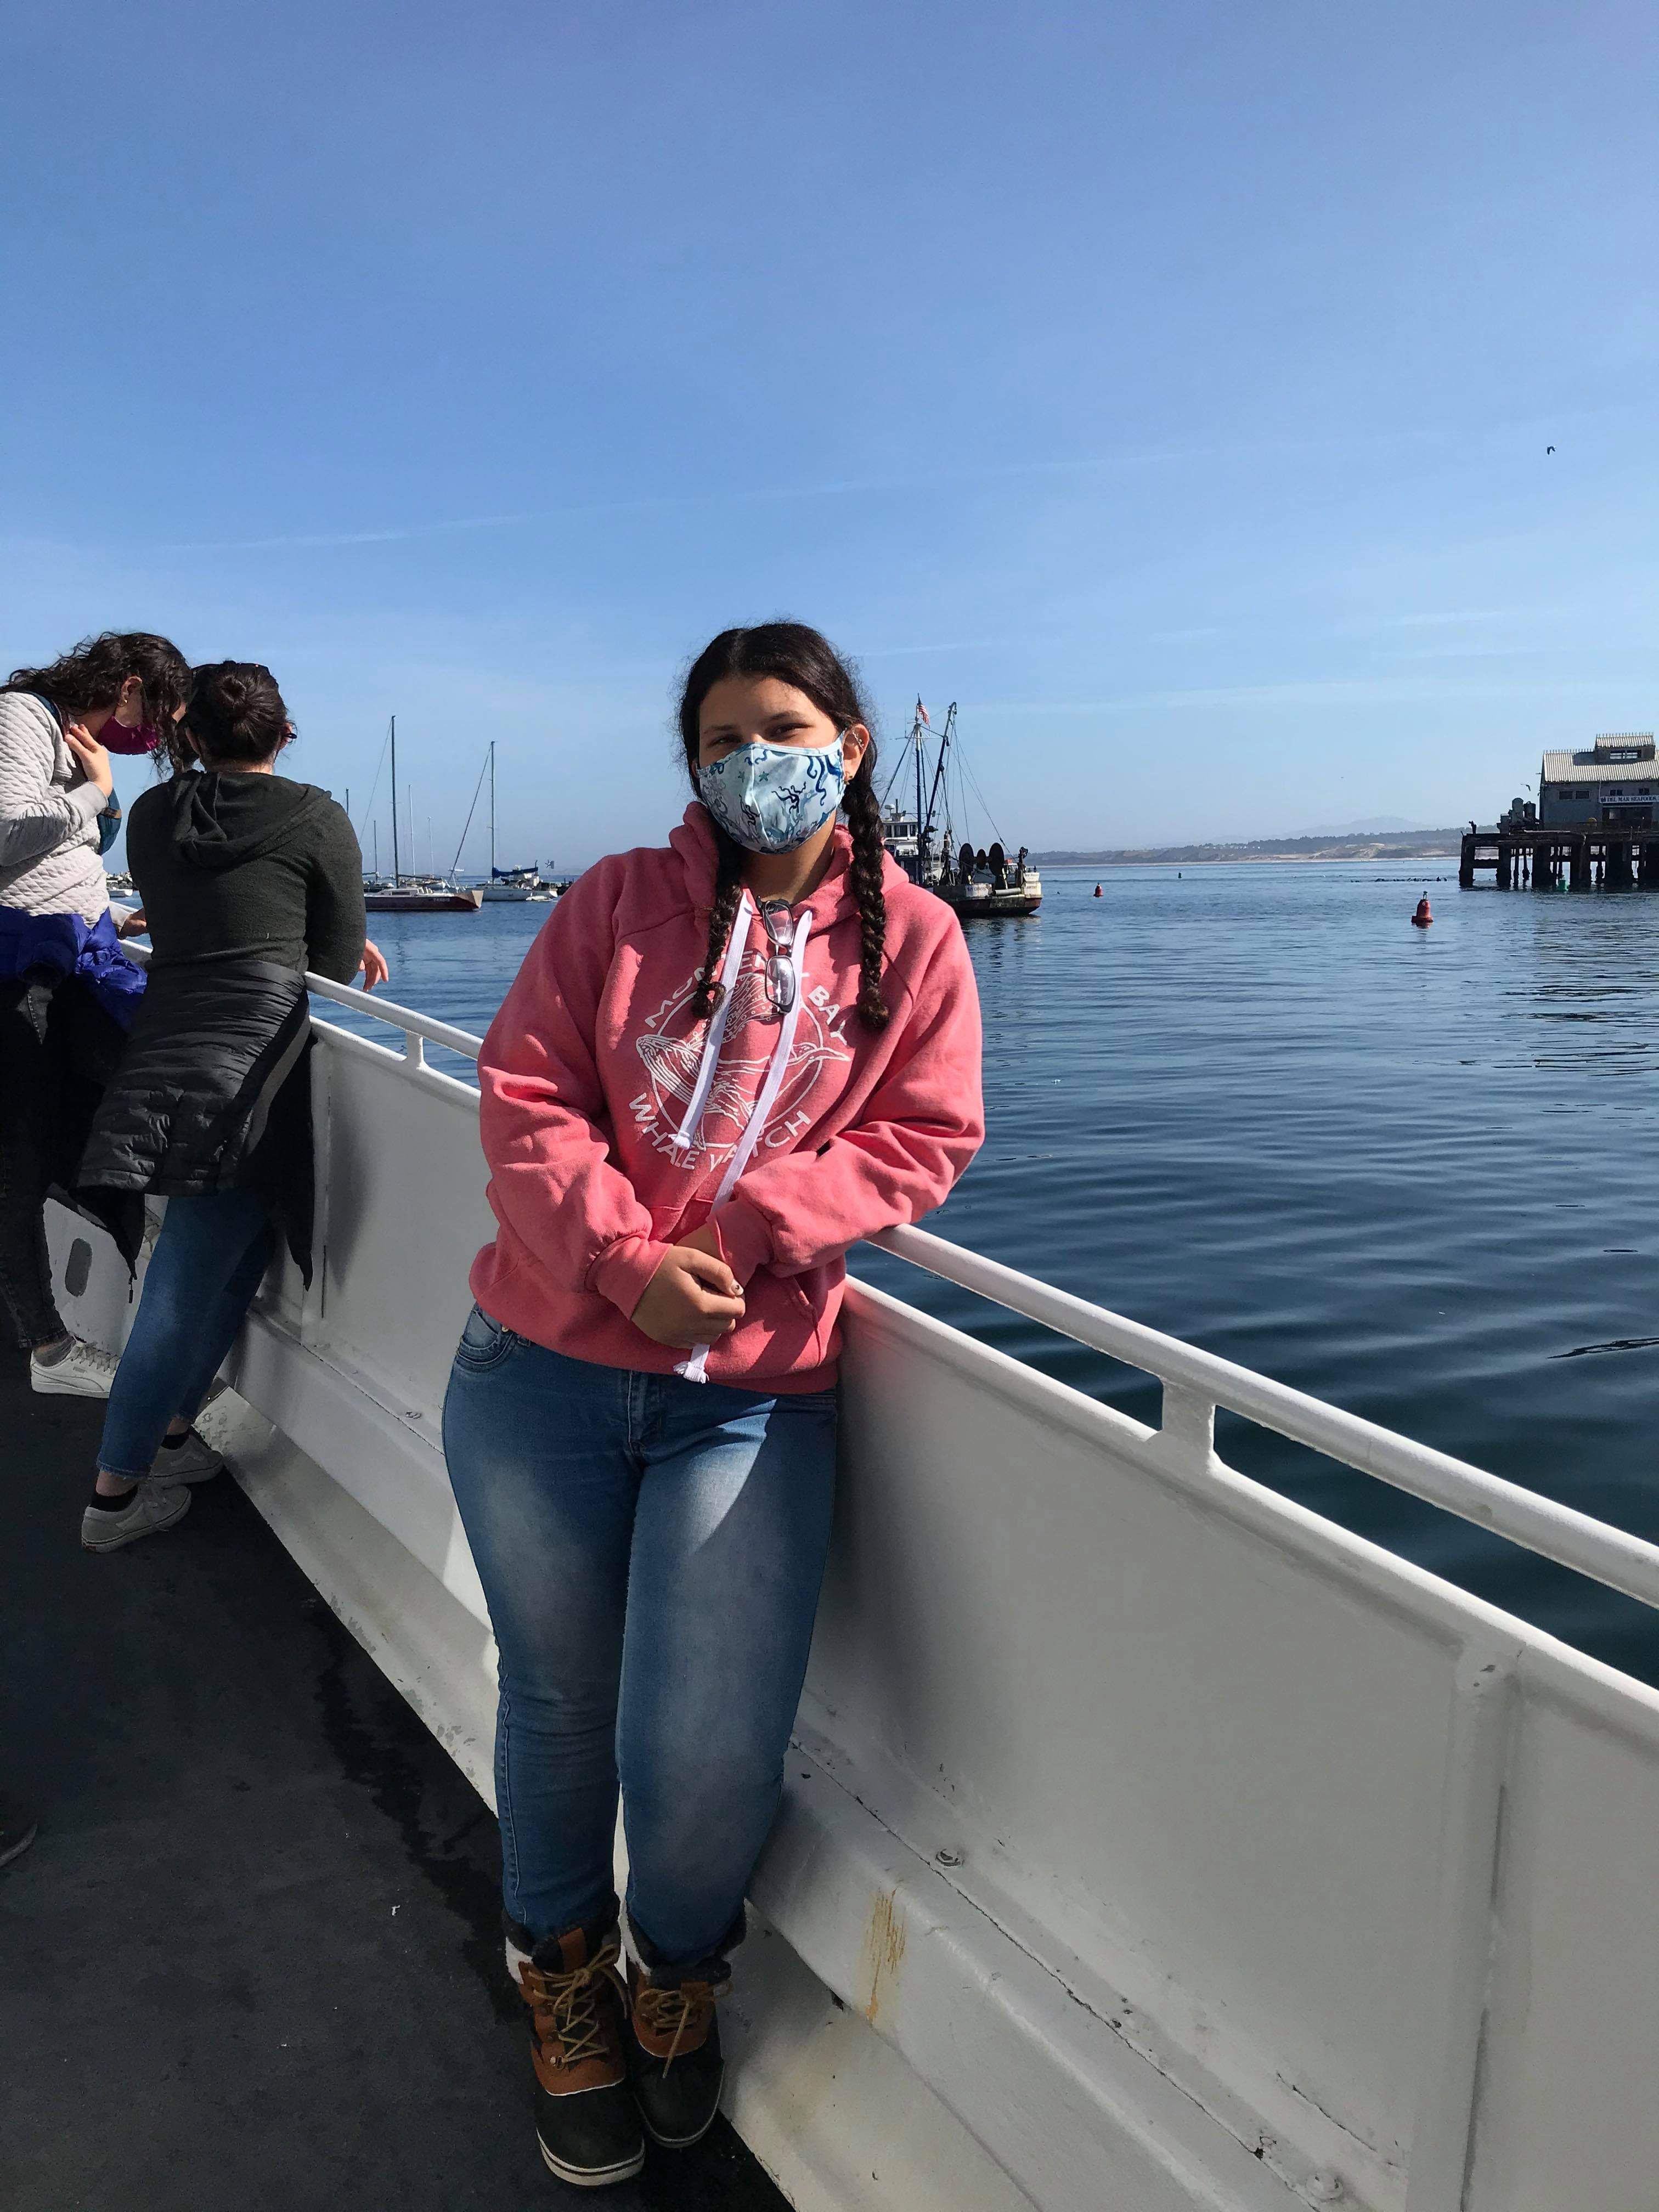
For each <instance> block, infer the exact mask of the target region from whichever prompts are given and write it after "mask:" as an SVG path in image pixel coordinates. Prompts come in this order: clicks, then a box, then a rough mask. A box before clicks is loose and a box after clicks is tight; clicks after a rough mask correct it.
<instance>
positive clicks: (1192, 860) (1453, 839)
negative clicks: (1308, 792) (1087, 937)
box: [1031, 829, 1463, 868]
mask: <svg viewBox="0 0 1659 2212" xmlns="http://www.w3.org/2000/svg"><path fill="white" fill-rule="evenodd" d="M1462 837H1463V833H1462V829H1417V830H1400V829H1396V830H1388V831H1383V832H1381V833H1379V834H1378V835H1377V836H1372V837H1256V838H1253V839H1251V840H1250V842H1249V843H1246V844H1237V845H1155V846H1153V845H1149V846H1115V847H1112V848H1103V849H1101V850H1099V851H1096V852H1091V853H1085V852H1059V851H1055V852H1048V853H1033V854H1032V855H1031V858H1032V859H1033V860H1036V862H1037V864H1038V865H1039V866H1050V867H1057V868H1058V867H1067V866H1076V867H1091V868H1127V867H1147V866H1177V865H1179V866H1186V867H1199V866H1203V865H1204V864H1205V863H1206V862H1212V861H1225V860H1235V861H1237V860H1455V859H1456V858H1457V857H1458V856H1459V854H1461V852H1462Z"/></svg>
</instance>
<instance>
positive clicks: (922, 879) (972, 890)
mask: <svg viewBox="0 0 1659 2212" xmlns="http://www.w3.org/2000/svg"><path fill="white" fill-rule="evenodd" d="M924 733H926V734H924ZM931 736H932V723H931V720H930V719H929V716H928V713H927V708H925V707H924V706H923V705H922V703H921V700H920V699H918V700H917V702H916V711H915V715H914V717H913V718H912V720H911V724H910V728H909V732H908V735H907V737H906V738H905V751H904V753H902V754H901V756H900V757H899V760H898V762H897V763H896V766H895V768H894V770H893V773H892V775H890V777H889V778H888V782H887V790H886V793H885V794H884V799H883V802H882V832H883V836H882V842H884V844H885V846H886V848H887V850H888V851H889V852H890V854H892V856H893V858H894V859H895V860H896V861H897V862H898V864H899V866H901V867H902V869H903V870H904V872H905V873H906V874H907V875H908V877H909V878H910V880H911V881H912V883H917V884H922V885H923V886H924V887H925V888H926V889H927V890H930V891H933V893H934V894H935V895H936V896H938V897H939V898H942V899H943V900H944V901H945V903H946V904H947V905H948V906H951V907H954V908H955V909H956V911H957V913H958V914H959V915H962V916H963V918H964V919H966V918H967V917H969V916H970V915H975V916H978V915H984V916H995V917H998V918H1002V919H1009V918H1017V917H1019V916H1022V915H1032V914H1035V913H1036V910H1037V908H1039V907H1040V906H1041V905H1042V877H1041V876H1040V875H1039V874H1038V873H1037V871H1036V868H1035V867H1034V866H1032V864H1031V862H1030V859H1029V857H1028V848H1026V847H1025V846H1024V845H1022V846H1021V847H1020V848H1019V850H1018V853H1017V854H1015V855H1014V857H1013V858H1012V860H1011V859H1010V858H1009V855H1008V851H1007V848H1006V845H1005V844H1004V843H1003V841H1002V837H1001V835H1000V832H999V831H997V829H996V827H995V824H994V823H992V825H991V827H992V833H993V834H992V838H991V842H990V844H989V845H988V846H983V847H977V846H975V843H974V842H973V840H972V838H970V837H966V836H964V837H963V839H962V840H961V842H958V841H957V835H956V829H955V826H954V824H955V822H956V821H957V819H960V820H961V821H962V822H963V824H964V825H965V824H966V823H967V821H968V819H969V810H968V794H967V782H968V781H971V780H972V778H971V771H968V772H967V773H966V775H965V776H964V769H963V760H962V750H961V744H960V740H959V739H958V738H957V708H956V702H955V701H954V700H952V701H951V707H950V711H949V712H948V713H947V714H946V715H945V726H944V727H943V728H942V729H941V730H940V731H939V736H938V742H937V747H936V750H935V751H934V753H933V757H932V758H931V759H930V758H929V757H928V752H927V746H928V742H929V739H930V738H931ZM953 748H954V750H953ZM907 759H908V764H909V765H911V766H912V767H913V768H914V770H915V809H914V811H910V810H908V809H907V808H906V807H905V805H903V803H902V800H899V799H896V798H895V797H894V789H895V786H896V784H897V782H898V780H899V777H900V775H902V772H903V770H904V769H905V767H906V765H907ZM977 790H978V786H977V785H975V791H976V792H977ZM924 791H925V792H926V794H927V796H926V801H925V804H924V799H923V793H924ZM953 808H954V811H953ZM980 811H981V812H982V813H983V814H984V815H985V816H986V817H987V820H988V819H989V816H990V809H989V808H988V807H987V806H986V805H985V804H984V801H983V799H982V798H981V801H980Z"/></svg>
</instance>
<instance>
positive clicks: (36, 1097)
mask: <svg viewBox="0 0 1659 2212" xmlns="http://www.w3.org/2000/svg"><path fill="white" fill-rule="evenodd" d="M123 1042H125V1040H124V1037H123V1035H122V1032H121V1030H119V1029H118V1027H117V1025H116V1024H114V1023H113V1022H112V1020H111V1019H110V1018H109V1016H108V1015H107V1014H106V1013H105V1012H104V1011H103V1009H102V1008H101V1007H100V1006H99V1005H98V1004H97V1002H96V1000H94V998H93V996H92V994H91V993H90V992H89V991H88V989H87V988H86V987H85V985H84V984H82V983H80V982H77V981H76V979H75V978H74V977H73V976H70V977H69V978H68V979H66V980H65V981H62V982H59V981H57V979H56V978H55V977H53V976H52V975H51V974H49V973H48V972H47V971H46V970H45V969H39V968H37V969H31V970H30V972H29V973H28V974H27V975H24V976H21V977H7V978H6V979H5V980H3V981H0V1303H3V1304H4V1306H5V1308H6V1310H7V1312H8V1313H9V1316H10V1317H11V1325H12V1330H13V1333H14V1334H15V1338H16V1340H17V1342H18V1343H19V1344H20V1345H21V1346H22V1347H23V1348H24V1350H25V1351H28V1350H31V1349H32V1348H33V1346H35V1345H37V1344H50V1343H51V1342H52V1340H53V1338H54V1337H59V1336H62V1335H64V1334H65V1333H66V1332H65V1330H64V1324H63V1321H62V1319H61V1318H60V1317H59V1315H58V1307H57V1304H56V1303H55V1301H54V1299H53V1297H52V1269H51V1266H50V1263H49V1261H48V1260H47V1257H46V1225H45V1222H44V1221H43V1219H42V1218H41V1211H40V1209H41V1207H42V1206H43V1205H44V1203H45V1201H46V1188H47V1186H48V1184H49V1183H50V1182H52V1177H53V1176H54V1174H55V1173H57V1172H58V1171H59V1170H60V1169H61V1167H62V1162H61V1160H60V1158H59V1157H58V1155H59V1154H60V1153H61V1152H62V1149H63V1147H62V1142H61V1139H62V1134H63V1126H64V1113H65V1111H66V1098H65V1093H66V1091H68V1090H70V1088H71V1087H72V1086H74V1085H76V1084H77V1083H78V1084H79V1085H82V1086H83V1087H84V1086H88V1085H91V1086H95V1087H96V1088H98V1089H100V1090H101V1088H102V1087H103V1085H105V1084H106V1083H107V1082H108V1080H109V1079H110V1077H111V1076H112V1074H113V1073H114V1071H115V1066H116V1063H117V1061H118V1060H119V1058H120V1054H121V1048H122V1044H123Z"/></svg>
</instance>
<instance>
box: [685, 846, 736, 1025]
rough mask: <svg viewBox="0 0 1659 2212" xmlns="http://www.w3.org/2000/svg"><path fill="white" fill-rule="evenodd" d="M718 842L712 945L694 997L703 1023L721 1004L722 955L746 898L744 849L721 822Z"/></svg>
mask: <svg viewBox="0 0 1659 2212" xmlns="http://www.w3.org/2000/svg"><path fill="white" fill-rule="evenodd" d="M714 842H715V844H716V845H717V846H718V847H719V848H720V866H719V867H718V868H717V869H716V871H715V874H714V904H713V906H711V907H710V908H709V909H708V949H707V950H706V951H705V952H704V953H703V956H702V975H700V976H699V977H698V979H697V987H696V990H695V991H694V992H693V993H692V994H691V1011H692V1012H693V1013H694V1014H696V1017H697V1018H698V1020H699V1021H706V1020H707V1019H708V1017H709V1015H710V1014H712V1013H713V1012H714V1009H715V1007H716V1006H719V1004H720V955H721V954H722V953H723V952H724V951H725V950H726V939H728V938H729V937H730V936H731V934H732V923H733V922H734V921H736V920H737V918H738V901H739V900H740V899H741V898H742V896H743V848H742V847H741V846H740V845H739V844H738V842H737V841H736V840H735V838H732V837H728V836H726V832H725V830H724V829H721V828H720V823H718V822H716V823H714Z"/></svg>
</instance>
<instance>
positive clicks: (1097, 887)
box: [1095, 884, 1100, 898]
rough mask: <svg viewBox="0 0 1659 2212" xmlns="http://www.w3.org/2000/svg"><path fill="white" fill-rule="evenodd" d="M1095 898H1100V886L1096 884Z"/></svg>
mask: <svg viewBox="0 0 1659 2212" xmlns="http://www.w3.org/2000/svg"><path fill="white" fill-rule="evenodd" d="M1095 896H1096V897H1097V898H1098V897H1099V896H1100V885H1099V884H1096V885H1095Z"/></svg>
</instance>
